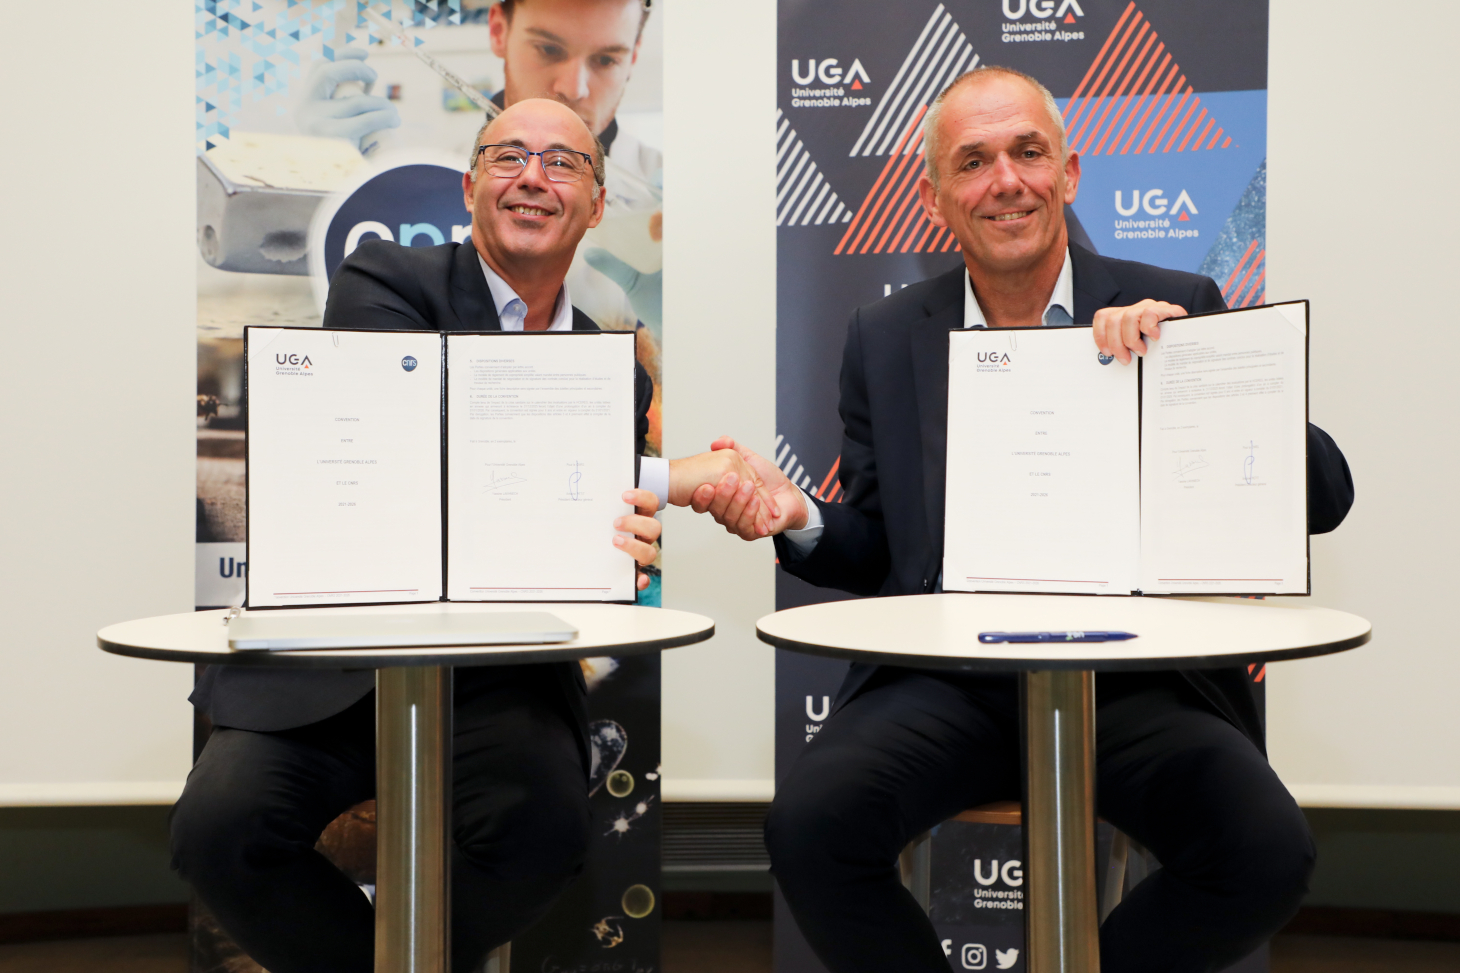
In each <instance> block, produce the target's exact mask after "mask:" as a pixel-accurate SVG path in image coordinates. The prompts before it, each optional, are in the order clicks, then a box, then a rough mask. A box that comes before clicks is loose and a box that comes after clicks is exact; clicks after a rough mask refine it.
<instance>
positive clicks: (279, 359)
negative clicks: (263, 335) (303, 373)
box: [274, 355, 311, 368]
mask: <svg viewBox="0 0 1460 973" xmlns="http://www.w3.org/2000/svg"><path fill="white" fill-rule="evenodd" d="M274 361H275V362H276V363H278V364H280V365H303V366H304V367H305V368H308V367H309V366H310V364H311V363H310V361H309V356H308V355H303V356H300V355H275V356H274Z"/></svg>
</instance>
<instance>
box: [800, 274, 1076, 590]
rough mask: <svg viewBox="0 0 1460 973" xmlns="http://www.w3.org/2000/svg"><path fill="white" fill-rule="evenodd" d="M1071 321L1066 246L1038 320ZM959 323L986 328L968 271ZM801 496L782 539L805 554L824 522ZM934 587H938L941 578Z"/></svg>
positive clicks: (1049, 322) (1072, 302) (1056, 323)
mask: <svg viewBox="0 0 1460 973" xmlns="http://www.w3.org/2000/svg"><path fill="white" fill-rule="evenodd" d="M1074 320H1075V271H1074V267H1073V265H1072V264H1071V263H1070V251H1069V249H1068V248H1066V249H1065V264H1064V266H1063V267H1061V268H1060V275H1059V279H1058V280H1056V281H1055V282H1054V291H1053V292H1052V293H1051V294H1050V295H1049V301H1048V302H1047V303H1046V304H1045V305H1044V313H1043V314H1042V315H1040V323H1041V324H1042V325H1043V326H1044V327H1048V328H1058V327H1068V326H1069V325H1071V324H1073V323H1074ZM963 326H964V327H965V328H987V327H988V326H989V325H988V318H987V317H985V316H984V313H983V308H982V307H980V306H979V303H978V298H977V297H974V296H973V278H972V277H970V276H968V274H964V275H963ZM796 489H798V490H800V489H801V488H800V487H797V488H796ZM801 496H802V500H803V501H804V502H805V504H806V526H805V527H803V528H802V529H800V530H788V531H786V532H785V534H786V540H787V541H789V542H790V543H791V546H792V547H794V548H796V552H797V553H798V554H800V555H801V556H803V557H805V556H806V555H807V554H810V553H811V552H812V550H814V549H815V548H816V542H817V541H819V540H821V530H822V528H823V527H824V526H825V525H824V524H823V523H822V520H821V508H820V507H818V506H817V505H816V504H814V503H812V502H811V497H810V496H808V495H807V494H806V491H805V490H801ZM938 587H939V588H941V587H942V583H941V577H940V579H939V585H938Z"/></svg>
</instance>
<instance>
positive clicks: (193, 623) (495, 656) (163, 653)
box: [96, 602, 715, 669]
mask: <svg viewBox="0 0 1460 973" xmlns="http://www.w3.org/2000/svg"><path fill="white" fill-rule="evenodd" d="M520 611H546V612H551V613H552V614H554V615H557V616H558V617H559V618H561V619H563V620H564V621H566V622H568V623H569V624H572V625H575V626H577V628H578V637H577V638H576V639H574V640H572V641H571V642H554V643H551V644H534V645H477V646H429V647H425V648H400V649H312V650H310V649H300V650H292V651H287V652H268V651H249V652H235V651H234V650H232V649H230V648H229V647H228V628H227V626H225V625H224V624H223V618H224V616H226V615H227V614H228V612H227V610H226V609H218V610H216V611H202V612H189V613H187V614H182V615H159V616H157V617H155V618H140V619H137V620H136V621H131V622H121V623H119V624H116V625H108V626H107V627H106V628H104V629H102V630H101V631H100V632H97V633H96V644H97V645H98V646H100V647H101V648H102V649H104V650H106V651H107V652H112V653H115V654H116V655H129V656H136V657H137V658H141V659H160V660H163V661H167V662H201V663H203V664H205V665H242V666H273V667H277V668H288V669H383V668H390V667H394V666H481V665H520V664H523V663H530V662H561V661H564V660H567V659H581V658H586V657H588V656H596V655H614V656H625V655H644V654H647V653H650V652H658V651H661V650H663V649H672V648H675V647H677V646H681V645H691V644H693V643H695V642H703V641H704V640H706V639H708V638H710V637H711V636H712V635H714V634H715V623H714V622H713V621H711V620H710V619H708V618H706V617H705V616H703V615H694V614H691V613H689V612H682V611H670V610H668V609H664V608H642V607H639V606H637V605H601V604H585V603H576V604H557V603H539V602H533V603H531V604H525V603H513V604H506V603H492V604H479V603H469V604H468V603H459V602H433V603H431V604H425V605H374V606H368V607H367V606H340V607H338V608H281V609H278V610H270V612H269V614H270V615H271V616H279V617H285V616H289V615H319V614H337V615H370V614H379V615H397V614H427V613H432V612H449V613H451V614H462V613H467V614H469V613H475V612H520Z"/></svg>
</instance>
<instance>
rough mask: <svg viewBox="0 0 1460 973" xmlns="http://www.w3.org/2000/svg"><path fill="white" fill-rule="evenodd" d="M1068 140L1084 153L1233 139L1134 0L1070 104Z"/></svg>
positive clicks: (1200, 145) (1177, 148)
mask: <svg viewBox="0 0 1460 973" xmlns="http://www.w3.org/2000/svg"><path fill="white" fill-rule="evenodd" d="M1065 139H1066V141H1067V142H1068V144H1069V146H1070V148H1071V149H1073V150H1074V151H1076V152H1079V153H1080V154H1082V155H1125V154H1127V153H1131V152H1134V153H1135V154H1137V155H1139V154H1141V153H1143V152H1144V153H1147V154H1150V153H1155V152H1197V151H1202V150H1206V149H1216V148H1222V149H1225V148H1227V147H1228V146H1230V145H1231V144H1232V137H1231V136H1230V135H1227V134H1226V131H1225V130H1224V129H1223V128H1222V126H1220V125H1218V124H1217V120H1216V118H1215V117H1214V116H1212V115H1211V114H1209V113H1208V112H1207V109H1206V108H1204V107H1202V103H1201V98H1200V97H1199V96H1198V95H1197V94H1196V89H1195V88H1193V87H1192V86H1191V85H1190V84H1189V83H1188V82H1187V80H1186V75H1185V74H1182V73H1181V68H1180V67H1179V66H1178V65H1177V63H1176V61H1175V59H1174V58H1172V56H1171V53H1170V52H1169V51H1167V50H1166V45H1165V44H1164V43H1162V42H1161V40H1160V38H1158V37H1157V36H1156V31H1155V29H1154V28H1152V26H1151V22H1150V21H1149V20H1146V18H1145V16H1144V15H1142V13H1141V12H1140V11H1139V10H1137V9H1136V5H1135V3H1134V0H1132V2H1131V3H1130V4H1128V5H1127V6H1126V8H1125V11H1124V12H1123V13H1122V14H1121V15H1120V19H1119V20H1118V21H1116V24H1115V29H1114V30H1112V31H1111V32H1110V36H1109V37H1107V38H1106V39H1105V43H1104V45H1103V46H1101V48H1100V53H1099V54H1097V55H1095V60H1094V61H1093V62H1092V63H1091V64H1090V68H1089V70H1087V71H1086V72H1085V76H1084V78H1083V79H1081V81H1080V84H1079V85H1078V86H1077V87H1076V88H1075V93H1074V94H1073V95H1072V96H1070V100H1069V102H1068V104H1066V105H1065Z"/></svg>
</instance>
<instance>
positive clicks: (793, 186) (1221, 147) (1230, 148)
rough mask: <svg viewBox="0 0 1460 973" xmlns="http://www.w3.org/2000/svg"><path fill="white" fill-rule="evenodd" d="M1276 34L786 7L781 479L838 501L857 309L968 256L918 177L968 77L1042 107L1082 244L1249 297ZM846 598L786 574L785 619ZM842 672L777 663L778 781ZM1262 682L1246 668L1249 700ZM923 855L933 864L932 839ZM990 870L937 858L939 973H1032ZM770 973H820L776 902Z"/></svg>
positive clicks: (986, 1)
mask: <svg viewBox="0 0 1460 973" xmlns="http://www.w3.org/2000/svg"><path fill="white" fill-rule="evenodd" d="M1267 38H1268V4H1267V0H1136V2H1132V0H945V2H942V3H939V2H937V0H924V2H913V3H897V4H890V3H883V4H876V3H865V2H860V0H781V2H780V9H779V37H778V44H779V47H778V56H777V67H776V71H777V112H776V209H775V220H776V227H777V242H778V247H777V298H776V300H777V349H776V350H777V357H776V361H777V380H776V392H777V400H776V403H777V418H776V422H777V433H778V435H777V437H776V444H775V456H776V461H777V463H778V465H779V466H780V467H781V468H782V469H783V470H784V471H785V472H786V474H787V475H788V476H790V477H791V478H792V479H793V480H794V481H795V482H796V483H798V484H799V485H800V486H801V487H802V488H803V489H805V490H806V491H807V492H809V493H812V494H813V495H815V496H818V497H820V498H822V499H824V500H827V501H830V502H833V503H836V502H840V501H841V500H842V499H843V496H844V494H843V491H842V488H841V485H840V483H839V482H838V479H837V473H838V460H839V452H840V449H841V423H840V420H839V418H838V416H837V375H838V371H839V368H840V363H841V351H842V344H843V341H844V339H845V335H846V326H847V321H848V319H849V317H850V315H851V312H852V311H853V309H855V308H856V307H858V306H860V305H863V304H868V303H871V302H873V301H876V300H878V299H880V298H882V297H886V296H888V295H890V294H891V293H893V291H895V290H898V289H900V288H902V287H905V286H907V285H908V284H912V283H914V282H916V281H920V280H923V279H925V278H928V277H932V276H934V275H936V274H939V273H943V272H945V271H947V270H949V269H951V268H953V267H955V266H957V265H958V264H959V263H960V262H961V256H960V253H959V249H958V243H957V241H956V240H955V239H953V237H952V236H951V235H950V234H949V232H948V231H947V230H941V229H939V228H938V227H935V226H933V225H932V224H931V223H929V222H928V220H927V218H926V217H925V216H924V215H923V211H922V207H921V206H920V205H919V203H918V197H917V178H918V175H919V174H920V173H921V171H922V169H923V130H922V120H923V116H924V115H925V113H926V112H927V109H928V106H929V105H930V104H931V103H932V101H933V99H934V98H935V97H936V96H937V94H938V92H939V91H941V90H942V89H943V87H944V86H946V85H947V84H948V83H949V82H950V81H952V80H953V79H954V78H956V77H958V75H960V74H962V73H963V72H965V71H969V70H972V69H974V68H977V67H979V66H982V65H999V66H1004V67H1010V68H1015V69H1018V70H1020V71H1023V72H1025V73H1027V74H1030V75H1033V76H1034V77H1035V78H1038V79H1039V80H1040V81H1041V82H1042V83H1043V84H1044V85H1045V86H1046V87H1048V88H1049V89H1050V90H1051V92H1053V94H1054V95H1055V98H1056V101H1057V104H1058V107H1059V109H1060V111H1061V112H1062V114H1063V117H1064V121H1065V126H1066V130H1067V133H1068V143H1069V146H1070V148H1071V149H1072V150H1073V151H1075V152H1078V153H1079V154H1080V159H1081V165H1082V177H1081V182H1080V187H1079V195H1078V197H1077V198H1076V200H1075V202H1074V204H1073V205H1072V206H1071V207H1068V208H1067V210H1066V216H1067V219H1068V223H1069V228H1070V238H1071V239H1072V240H1073V241H1074V242H1076V243H1079V244H1081V245H1083V246H1085V247H1087V248H1088V249H1091V250H1094V251H1096V252H1098V253H1100V254H1104V255H1106V256H1111V257H1118V258H1122V259H1128V260H1139V261H1143V262H1146V263H1152V264H1156V265H1159V266H1163V267H1170V268H1175V269H1178V270H1185V271H1194V272H1197V273H1201V274H1206V275H1207V276H1209V277H1211V278H1212V279H1213V280H1215V281H1216V282H1217V284H1218V286H1219V287H1220V288H1221V290H1222V293H1223V295H1224V297H1225V298H1226V301H1227V303H1228V305H1229V306H1231V307H1247V306H1252V305H1256V304H1260V303H1262V302H1263V298H1264V295H1265V292H1266V272H1267V259H1266V258H1267V243H1266V223H1267V220H1266V197H1267V168H1266V160H1267V90H1266V89H1267ZM1078 323H1088V322H1078ZM909 432H914V430H909ZM843 597H848V596H846V595H844V594H842V593H840V592H835V591H831V590H828V589H820V588H814V587H812V586H810V585H807V584H805V583H804V582H801V581H799V580H797V579H795V578H792V577H790V576H788V575H786V574H785V573H784V572H777V607H779V608H790V607H794V606H797V605H803V604H810V603H813V602H818V601H827V600H830V599H833V598H843ZM845 672H846V665H845V664H844V663H837V662H832V661H829V660H824V659H814V658H809V657H806V656H798V655H795V654H793V653H789V652H785V651H781V652H778V655H777V662H776V777H777V780H778V781H779V780H781V779H784V777H785V776H786V774H787V773H789V772H791V769H792V764H793V762H794V761H795V759H796V756H797V755H798V754H799V753H800V751H801V749H802V748H803V747H805V746H806V745H807V744H808V743H809V742H810V741H811V740H813V739H814V738H815V736H816V734H817V733H818V732H819V731H820V729H821V727H822V724H823V722H824V720H825V719H826V718H827V715H828V714H829V712H830V709H831V704H832V701H833V700H834V699H835V698H836V693H837V688H838V686H839V685H840V683H841V680H842V678H843V676H844V674H845ZM1264 673H1265V670H1263V669H1262V667H1254V670H1253V671H1252V673H1251V676H1252V678H1253V679H1254V680H1255V681H1257V682H1258V684H1259V686H1261V679H1262V677H1263V675H1264ZM945 827H946V830H947V831H948V832H949V833H948V834H947V835H945V836H944V847H945V848H946V849H947V856H951V858H953V859H956V860H958V861H963V862H969V861H973V860H978V861H980V862H981V863H982V864H983V867H984V868H985V869H987V868H990V867H991V866H990V865H989V863H990V862H993V861H995V860H999V861H1002V862H1003V863H1004V864H1005V865H1007V863H1008V860H1009V855H1010V851H1009V848H1017V847H1018V842H1017V840H1014V842H1013V844H1012V845H1009V844H1008V842H1009V841H1010V839H1008V838H1007V837H1001V836H1000V835H999V834H998V833H997V832H998V830H999V828H998V826H992V825H987V826H986V825H979V826H973V825H962V826H945ZM974 827H977V828H982V829H984V831H981V832H977V833H974V832H969V831H967V829H968V828H974ZM953 832H958V833H957V834H954V833H953ZM1015 833H1016V834H1017V831H1015ZM979 842H986V843H988V846H987V848H983V849H982V850H980V847H979V846H978V843H979ZM1006 846H1007V847H1006ZM933 849H934V851H933V853H934V856H935V861H938V860H940V850H939V841H938V836H936V835H935V837H934V845H933ZM947 856H945V857H947ZM1001 867H1002V866H1001ZM1018 871H1019V870H1018V869H1017V868H1016V869H1014V870H1013V871H1011V872H1009V873H1008V874H1009V875H1010V876H1013V875H1016V874H1018ZM999 874H1000V876H1001V877H1000V879H999V880H998V883H994V884H987V883H984V884H981V883H980V882H979V881H978V878H977V876H976V875H975V874H974V872H973V870H972V869H963V870H959V869H953V868H949V867H945V866H939V865H935V869H934V878H935V889H934V899H933V920H934V925H935V926H937V927H938V929H939V931H940V935H942V936H943V937H944V943H943V945H944V948H945V952H947V953H948V959H949V965H950V968H952V969H955V970H975V969H1008V970H1022V969H1023V968H1024V965H1023V964H1024V959H1023V956H1022V955H1021V954H1020V951H1019V949H1018V948H1017V947H1016V944H1017V943H1022V934H1019V933H1017V930H1016V931H1015V932H1011V931H1010V930H1009V929H1008V928H1007V927H1008V926H1009V923H1010V921H1011V920H1010V918H1009V917H1010V916H1011V915H1014V916H1022V911H1021V909H1022V900H1021V899H1020V898H1019V897H1018V896H1017V895H1015V894H1014V893H1016V892H1017V891H1018V889H1017V887H1016V886H1014V885H1011V884H1009V883H1008V881H1007V880H1006V879H1005V878H1004V877H1003V876H1004V874H1005V872H1004V871H1000V873H999ZM984 877H985V878H987V877H988V876H987V875H985V876H984ZM1020 880H1021V881H1022V879H1020ZM999 883H1003V884H999ZM995 885H997V888H995ZM990 890H993V891H998V892H1000V895H999V896H998V897H997V901H998V902H1000V903H1003V904H1002V905H1000V906H999V907H998V908H975V907H974V906H975V904H976V903H984V904H987V903H988V902H991V901H995V898H993V897H990V895H989V894H986V893H989V892H990ZM980 917H982V918H980ZM1013 921H1014V922H1015V923H1016V926H1017V924H1018V920H1017V919H1015V920H1013ZM980 930H984V931H980ZM980 937H982V938H980ZM1248 962H1249V963H1250V964H1256V965H1255V966H1253V967H1252V968H1255V969H1265V968H1266V962H1265V959H1264V958H1263V957H1254V958H1253V959H1252V960H1250V961H1248ZM1246 966H1247V964H1244V967H1246ZM776 969H777V971H778V973H813V971H819V970H821V969H822V967H821V965H820V964H819V962H818V961H817V960H816V958H815V957H814V956H813V955H812V953H811V951H810V949H809V948H808V947H807V946H806V944H805V941H804V940H803V939H802V938H801V936H800V934H799V933H798V932H797V930H796V928H795V925H794V922H793V921H792V920H791V918H790V915H789V912H788V911H787V910H786V909H785V906H784V903H783V902H781V901H780V900H779V896H778V901H777V907H776Z"/></svg>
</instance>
